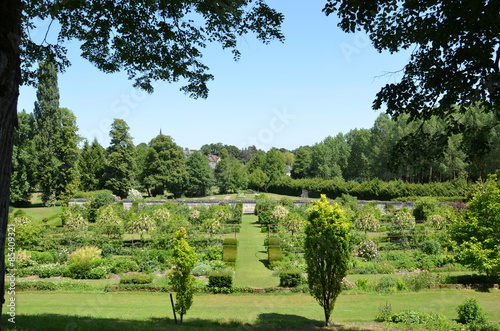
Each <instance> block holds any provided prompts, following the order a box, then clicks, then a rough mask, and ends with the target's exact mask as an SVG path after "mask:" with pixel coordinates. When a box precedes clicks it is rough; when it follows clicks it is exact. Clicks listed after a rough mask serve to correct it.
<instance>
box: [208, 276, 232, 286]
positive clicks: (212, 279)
mask: <svg viewBox="0 0 500 331" xmlns="http://www.w3.org/2000/svg"><path fill="white" fill-rule="evenodd" d="M207 286H208V288H211V289H221V288H226V289H231V288H232V287H233V274H232V273H231V272H213V273H211V274H209V275H208V285H207Z"/></svg>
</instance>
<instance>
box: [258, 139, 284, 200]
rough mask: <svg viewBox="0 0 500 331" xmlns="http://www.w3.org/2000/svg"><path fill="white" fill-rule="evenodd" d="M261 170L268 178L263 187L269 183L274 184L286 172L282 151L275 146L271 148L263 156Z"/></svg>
mask: <svg viewBox="0 0 500 331" xmlns="http://www.w3.org/2000/svg"><path fill="white" fill-rule="evenodd" d="M262 171H264V173H265V174H266V175H267V177H268V178H269V180H268V182H267V183H266V186H265V187H264V189H265V190H267V188H268V187H269V186H270V185H273V184H276V183H277V182H278V181H279V180H280V179H281V177H283V176H284V175H285V174H286V163H285V157H284V156H283V153H281V152H280V151H279V150H278V149H277V148H271V149H270V150H269V151H268V152H267V153H266V155H265V157H264V160H263V163H262Z"/></svg>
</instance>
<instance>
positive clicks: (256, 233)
mask: <svg viewBox="0 0 500 331" xmlns="http://www.w3.org/2000/svg"><path fill="white" fill-rule="evenodd" d="M257 220H258V219H257V216H254V215H243V219H242V224H241V230H240V233H239V234H238V236H237V238H238V242H239V245H238V255H237V258H236V275H235V277H234V285H238V286H253V287H269V286H278V285H279V279H278V277H273V275H272V271H271V270H269V269H267V268H266V266H265V265H264V263H265V262H266V261H267V252H266V248H265V246H264V239H265V238H266V235H267V234H265V233H261V232H260V227H259V225H258V224H257Z"/></svg>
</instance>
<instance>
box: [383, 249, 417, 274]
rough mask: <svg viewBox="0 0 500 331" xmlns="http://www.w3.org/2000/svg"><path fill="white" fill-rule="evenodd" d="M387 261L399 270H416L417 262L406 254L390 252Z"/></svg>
mask: <svg viewBox="0 0 500 331" xmlns="http://www.w3.org/2000/svg"><path fill="white" fill-rule="evenodd" d="M386 259H387V260H388V261H390V262H391V264H392V265H393V266H394V267H395V268H396V269H398V270H408V271H412V270H415V268H416V264H415V261H413V259H411V258H410V256H409V255H408V254H406V253H399V252H389V253H387V255H386Z"/></svg>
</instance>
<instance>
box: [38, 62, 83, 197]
mask: <svg viewBox="0 0 500 331" xmlns="http://www.w3.org/2000/svg"><path fill="white" fill-rule="evenodd" d="M36 95H37V101H36V102H35V108H34V111H33V113H34V116H35V136H34V145H35V151H36V157H35V177H36V181H37V183H38V187H39V189H40V190H41V192H42V201H43V202H44V203H45V204H46V205H50V204H52V203H53V202H54V201H55V200H56V199H61V200H63V201H67V200H68V199H69V198H70V197H71V195H72V194H73V193H74V192H75V191H76V189H77V186H78V185H77V181H78V172H77V167H76V163H77V160H78V142H79V139H80V138H79V136H78V134H77V133H76V132H77V130H78V128H77V126H76V118H75V115H74V114H73V113H72V112H71V111H70V110H69V109H67V108H59V87H58V83H57V70H56V67H55V64H54V62H53V61H52V60H51V59H46V60H45V61H43V62H41V63H40V67H39V70H38V88H37V93H36Z"/></svg>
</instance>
